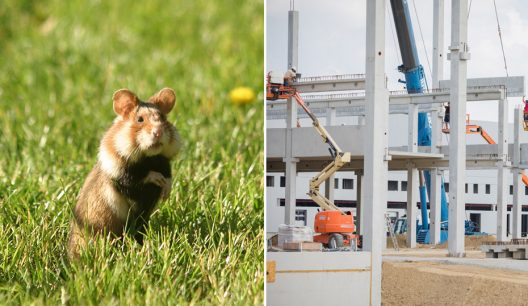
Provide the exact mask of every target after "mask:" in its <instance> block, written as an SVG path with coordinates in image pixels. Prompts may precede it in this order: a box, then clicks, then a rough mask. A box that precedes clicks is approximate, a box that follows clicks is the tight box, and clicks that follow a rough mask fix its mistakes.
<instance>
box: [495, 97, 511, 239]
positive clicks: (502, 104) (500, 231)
mask: <svg viewBox="0 0 528 306" xmlns="http://www.w3.org/2000/svg"><path fill="white" fill-rule="evenodd" d="M507 101H508V99H501V100H499V103H498V104H499V105H498V106H499V109H498V113H499V120H498V121H499V124H498V134H499V135H498V136H499V137H498V140H499V141H498V151H497V153H498V155H499V158H500V161H499V162H497V167H498V172H499V173H498V175H497V180H498V182H497V240H498V241H506V240H507V239H508V232H507V221H506V217H507V214H508V202H507V199H508V177H509V176H508V175H507V172H508V171H509V170H508V168H506V166H507V165H506V162H507V155H508V139H507V128H508V126H507V125H508V117H507V116H508V102H507Z"/></svg>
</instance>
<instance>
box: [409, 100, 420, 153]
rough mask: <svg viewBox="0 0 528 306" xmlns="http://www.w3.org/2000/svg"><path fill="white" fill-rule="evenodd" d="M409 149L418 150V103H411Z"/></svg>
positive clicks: (410, 150)
mask: <svg viewBox="0 0 528 306" xmlns="http://www.w3.org/2000/svg"><path fill="white" fill-rule="evenodd" d="M408 120H409V124H408V127H407V128H408V129H409V131H408V134H407V137H408V138H407V151H409V152H418V105H416V104H412V103H411V104H409V116H408Z"/></svg>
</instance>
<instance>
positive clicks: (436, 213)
mask: <svg viewBox="0 0 528 306" xmlns="http://www.w3.org/2000/svg"><path fill="white" fill-rule="evenodd" d="M441 184H442V175H441V172H440V170H438V169H433V170H431V198H430V199H429V202H430V206H431V223H430V224H429V228H430V231H429V233H430V234H429V243H430V244H438V243H440V214H441V212H440V209H441V208H440V202H441V199H440V190H441Z"/></svg>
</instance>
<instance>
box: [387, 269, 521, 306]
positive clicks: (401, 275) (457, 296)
mask: <svg viewBox="0 0 528 306" xmlns="http://www.w3.org/2000/svg"><path fill="white" fill-rule="evenodd" d="M527 303H528V272H516V271H512V270H502V269H490V268H482V267H476V266H465V265H451V264H443V263H433V262H384V263H383V276H382V304H383V305H526V304H527Z"/></svg>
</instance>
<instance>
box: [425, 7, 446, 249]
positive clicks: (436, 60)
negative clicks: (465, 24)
mask: <svg viewBox="0 0 528 306" xmlns="http://www.w3.org/2000/svg"><path fill="white" fill-rule="evenodd" d="M444 58H445V54H444V0H434V1H433V72H432V73H433V75H432V79H433V80H432V81H433V83H432V87H433V89H436V88H439V87H440V80H442V79H443V78H444ZM442 109H443V107H442V106H440V105H439V106H438V107H437V110H435V111H433V112H432V113H431V153H440V146H441V145H442V122H443V117H442ZM441 175H442V172H441V171H440V170H438V169H434V170H432V171H431V191H430V199H429V202H430V207H431V224H430V225H429V228H430V231H429V233H430V236H429V242H430V243H431V244H438V243H440V238H441V231H440V222H441V217H440V216H441V193H442V188H441V184H442V176H441Z"/></svg>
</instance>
